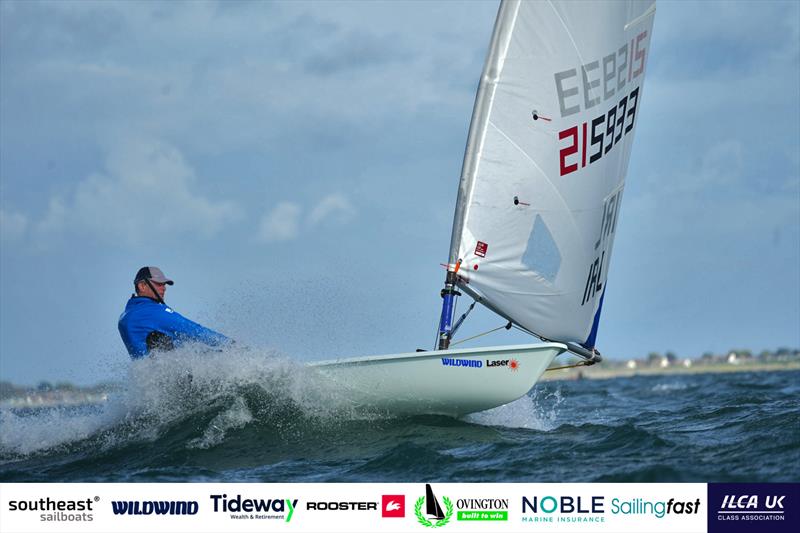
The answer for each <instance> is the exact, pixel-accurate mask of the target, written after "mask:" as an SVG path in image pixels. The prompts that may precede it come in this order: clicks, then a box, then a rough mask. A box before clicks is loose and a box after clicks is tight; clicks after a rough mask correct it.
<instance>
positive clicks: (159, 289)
mask: <svg viewBox="0 0 800 533" xmlns="http://www.w3.org/2000/svg"><path fill="white" fill-rule="evenodd" d="M150 285H152V286H153V288H154V289H155V290H156V292H155V293H153V291H152V290H150V287H149V286H148V285H147V282H145V281H140V282H139V284H138V285H137V286H136V288H137V291H136V293H137V294H138V295H139V296H147V297H148V298H153V299H155V300H158V299H159V298H161V299H162V300H163V299H164V294H165V293H166V292H167V284H166V283H159V282H157V281H153V280H150Z"/></svg>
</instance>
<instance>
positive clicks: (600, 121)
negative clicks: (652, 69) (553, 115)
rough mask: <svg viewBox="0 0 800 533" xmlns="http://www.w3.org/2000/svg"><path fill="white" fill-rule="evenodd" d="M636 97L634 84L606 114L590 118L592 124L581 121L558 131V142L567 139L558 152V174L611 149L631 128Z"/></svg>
mask: <svg viewBox="0 0 800 533" xmlns="http://www.w3.org/2000/svg"><path fill="white" fill-rule="evenodd" d="M638 100H639V87H636V88H635V89H634V90H633V91H631V93H630V94H629V95H626V96H623V97H622V99H620V101H619V102H618V103H617V105H615V106H614V107H612V108H611V109H609V110H608V112H607V113H603V114H602V115H600V116H599V117H596V118H594V119H592V120H591V126H590V123H589V122H583V123H582V124H576V125H575V126H572V127H570V128H567V129H565V130H561V131H560V132H558V140H559V141H563V140H564V139H567V141H566V142H567V144H566V146H563V147H562V148H561V149H560V150H559V152H558V156H559V169H560V175H561V176H565V175H567V174H570V173H572V172H575V171H576V170H578V168H583V167H585V166H586V165H590V164H592V163H594V162H595V161H597V160H598V159H600V158H601V157H603V155H604V154H607V153H608V152H610V151H611V149H612V148H613V147H614V145H615V144H617V143H618V142H619V141H620V140H622V136H623V135H626V134H627V133H629V132H630V131H631V130H632V129H633V124H634V121H635V120H636V104H637V102H638Z"/></svg>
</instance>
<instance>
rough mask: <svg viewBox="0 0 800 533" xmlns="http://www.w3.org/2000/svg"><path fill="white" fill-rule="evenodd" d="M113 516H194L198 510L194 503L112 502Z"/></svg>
mask: <svg viewBox="0 0 800 533" xmlns="http://www.w3.org/2000/svg"><path fill="white" fill-rule="evenodd" d="M111 509H112V510H113V511H114V514H115V515H120V514H122V515H152V514H155V515H195V514H197V511H198V510H199V509H200V505H199V504H198V503H197V502H196V501H163V500H162V501H155V500H152V501H112V502H111Z"/></svg>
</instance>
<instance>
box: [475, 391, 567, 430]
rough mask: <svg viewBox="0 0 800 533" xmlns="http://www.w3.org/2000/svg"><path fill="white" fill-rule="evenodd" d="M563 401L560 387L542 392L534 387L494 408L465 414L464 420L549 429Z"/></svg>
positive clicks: (553, 427)
mask: <svg viewBox="0 0 800 533" xmlns="http://www.w3.org/2000/svg"><path fill="white" fill-rule="evenodd" d="M563 401H564V398H563V397H562V396H561V390H560V389H556V390H555V391H553V392H542V391H541V390H539V389H536V388H534V389H533V390H532V391H531V392H530V393H529V394H528V395H527V396H523V397H522V398H520V399H518V400H515V401H513V402H511V403H507V404H505V405H501V406H500V407H495V408H494V409H489V410H487V411H481V412H480V413H473V414H470V415H467V416H465V417H464V420H466V421H467V422H471V423H473V424H480V425H482V426H502V427H509V428H524V429H535V430H538V431H551V430H553V429H555V428H556V426H557V423H556V420H557V418H558V411H559V406H560V405H561V403H562V402H563Z"/></svg>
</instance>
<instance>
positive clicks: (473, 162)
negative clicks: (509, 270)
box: [449, 0, 521, 265]
mask: <svg viewBox="0 0 800 533" xmlns="http://www.w3.org/2000/svg"><path fill="white" fill-rule="evenodd" d="M520 1H521V0H502V2H501V3H500V8H499V9H498V11H497V19H496V21H495V25H494V30H493V32H492V40H491V44H490V45H489V53H488V55H487V56H486V62H485V63H484V66H483V73H482V75H481V79H480V82H479V84H478V92H477V94H476V96H475V105H474V107H473V110H472V120H471V121H470V126H469V134H468V136H467V146H466V149H465V151H464V161H463V163H462V166H461V179H460V180H459V185H458V197H457V199H456V209H455V215H454V216H453V232H452V235H451V236H450V256H449V263H450V264H451V265H452V264H455V263H456V261H458V249H459V246H460V244H461V234H462V232H463V230H464V221H465V219H466V211H467V205H468V203H469V198H470V195H471V193H472V189H473V184H474V181H475V175H476V174H477V168H478V162H479V160H480V153H481V147H482V145H483V141H484V139H485V138H486V129H487V125H488V122H489V113H490V111H491V107H492V102H493V100H494V94H495V90H496V88H497V80H498V78H499V76H500V71H501V70H502V66H503V61H504V60H505V57H506V54H507V52H508V47H509V43H510V42H511V34H512V30H513V28H514V22H515V20H516V17H517V13H518V12H519V6H520Z"/></svg>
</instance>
